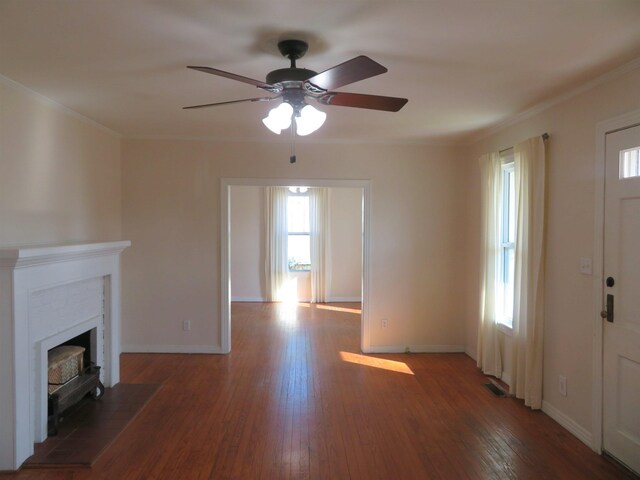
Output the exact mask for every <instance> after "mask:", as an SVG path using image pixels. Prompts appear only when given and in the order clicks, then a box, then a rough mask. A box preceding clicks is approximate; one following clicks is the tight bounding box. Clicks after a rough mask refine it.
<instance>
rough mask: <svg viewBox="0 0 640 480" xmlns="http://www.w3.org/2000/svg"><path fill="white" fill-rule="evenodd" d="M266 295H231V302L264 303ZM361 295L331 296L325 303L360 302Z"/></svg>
mask: <svg viewBox="0 0 640 480" xmlns="http://www.w3.org/2000/svg"><path fill="white" fill-rule="evenodd" d="M267 301H268V300H267V299H266V298H264V297H231V302H249V303H264V302H267ZM309 301H310V299H308V298H307V299H298V302H304V303H308V302H309ZM361 301H362V298H361V297H329V298H328V299H327V301H326V302H325V303H360V302H361Z"/></svg>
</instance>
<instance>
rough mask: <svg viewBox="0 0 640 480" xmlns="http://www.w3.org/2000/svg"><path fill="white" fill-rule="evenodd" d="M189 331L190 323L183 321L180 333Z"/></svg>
mask: <svg viewBox="0 0 640 480" xmlns="http://www.w3.org/2000/svg"><path fill="white" fill-rule="evenodd" d="M190 330H191V321H190V320H185V321H184V322H182V331H183V332H188V331H190Z"/></svg>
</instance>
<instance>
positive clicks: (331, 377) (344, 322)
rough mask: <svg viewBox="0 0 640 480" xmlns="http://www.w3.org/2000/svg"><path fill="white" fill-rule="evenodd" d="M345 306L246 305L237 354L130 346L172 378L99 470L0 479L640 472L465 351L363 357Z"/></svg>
mask: <svg viewBox="0 0 640 480" xmlns="http://www.w3.org/2000/svg"><path fill="white" fill-rule="evenodd" d="M333 307H338V308H335V309H332V308H333ZM333 307H332V306H331V305H318V306H315V305H309V304H300V305H297V306H296V305H293V306H292V305H278V304H250V303H234V304H233V306H232V340H233V341H232V346H233V351H232V353H231V354H229V355H179V354H125V355H122V358H121V365H122V375H121V377H122V381H123V382H126V383H156V384H160V385H161V386H160V388H159V390H158V392H157V393H156V395H155V396H154V397H153V399H152V400H151V401H150V402H149V404H148V405H147V406H146V407H145V408H144V410H143V411H141V412H140V413H139V415H138V416H137V417H136V418H135V419H134V420H133V421H132V422H131V424H130V425H129V426H128V427H127V429H126V430H125V431H124V432H123V433H122V434H121V435H120V436H119V437H118V438H117V439H116V441H115V442H114V443H113V444H112V445H111V446H110V447H108V448H107V449H106V450H105V452H104V453H103V454H102V456H101V457H100V458H99V460H98V461H97V462H96V463H95V465H94V466H93V468H92V469H82V470H74V469H69V470H64V471H53V470H23V471H20V472H18V473H15V474H8V475H2V476H0V478H19V479H38V480H49V479H54V480H85V479H92V478H100V479H116V478H117V479H132V480H133V479H177V478H179V479H216V480H219V479H243V480H245V479H265V480H275V479H296V480H297V479H307V478H308V479H321V480H325V479H340V480H345V479H353V480H357V479H366V480H375V479H443V480H447V479H456V480H458V479H491V478H495V479H505V478H513V479H540V478H545V479H565V478H566V479H590V480H591V479H598V480H605V479H614V478H623V479H624V478H626V479H630V478H632V476H631V475H629V474H628V473H626V472H625V471H623V470H621V469H620V468H619V467H617V466H616V465H614V464H612V463H610V462H609V461H607V460H606V459H603V458H602V457H600V456H598V455H596V454H594V453H593V452H591V451H590V450H589V448H588V447H586V446H585V445H584V444H582V443H581V442H580V441H578V440H577V439H576V438H575V437H573V436H572V435H571V434H570V433H568V432H567V431H566V430H564V429H563V428H562V427H560V426H559V425H558V424H557V423H555V422H554V421H553V420H552V419H550V418H549V417H548V416H546V415H545V414H544V413H542V412H533V411H531V410H529V409H527V408H525V407H524V405H523V404H522V402H521V401H519V400H515V399H513V398H497V397H494V396H493V395H492V394H491V393H490V392H489V391H488V390H487V389H486V388H485V387H484V386H483V384H484V383H486V380H485V377H484V376H483V375H482V373H481V372H479V371H478V369H477V368H476V366H475V364H474V362H473V361H472V360H471V359H470V358H469V357H467V356H466V355H464V354H390V355H364V356H358V355H359V354H360V352H359V344H360V337H359V335H360V333H359V329H360V315H359V314H358V313H357V312H358V309H359V305H358V304H336V305H334V306H333ZM341 352H344V353H342V355H346V357H345V358H347V357H348V355H349V354H351V355H352V357H350V358H351V359H352V360H358V361H359V362H360V363H351V362H349V361H346V360H345V359H343V357H342V356H341ZM393 362H399V363H393ZM403 365H404V366H405V367H406V368H408V369H410V370H411V372H412V373H400V372H398V371H393V370H387V369H385V368H384V367H387V366H389V367H397V366H400V367H402V366H403Z"/></svg>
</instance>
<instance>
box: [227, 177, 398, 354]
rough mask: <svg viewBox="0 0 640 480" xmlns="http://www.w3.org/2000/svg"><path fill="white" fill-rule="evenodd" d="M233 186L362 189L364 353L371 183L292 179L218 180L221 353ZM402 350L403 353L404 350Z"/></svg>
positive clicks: (368, 333)
mask: <svg viewBox="0 0 640 480" xmlns="http://www.w3.org/2000/svg"><path fill="white" fill-rule="evenodd" d="M232 186H253V187H269V186H276V187H298V186H300V187H330V188H331V187H334V188H341V187H342V188H361V189H362V229H363V239H362V315H361V317H360V348H361V349H362V351H363V352H365V351H367V350H368V349H369V346H370V342H371V325H370V321H369V318H370V313H369V304H370V302H369V286H370V285H371V280H370V278H369V277H370V275H371V273H370V264H371V180H335V179H309V178H307V179H295V178H221V179H220V324H221V328H220V338H221V344H222V345H221V350H222V352H221V353H229V352H230V351H231V275H230V266H231V254H230V239H229V236H230V230H231V224H230V220H231V215H230V210H229V209H230V206H231V201H230V194H231V189H230V187H232ZM403 351H404V350H403Z"/></svg>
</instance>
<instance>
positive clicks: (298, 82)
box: [184, 39, 407, 135]
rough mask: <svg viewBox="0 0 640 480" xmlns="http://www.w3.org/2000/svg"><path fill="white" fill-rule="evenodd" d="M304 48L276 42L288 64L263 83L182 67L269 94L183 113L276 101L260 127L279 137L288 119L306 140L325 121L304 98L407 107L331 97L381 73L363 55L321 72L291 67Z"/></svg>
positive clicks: (368, 98)
mask: <svg viewBox="0 0 640 480" xmlns="http://www.w3.org/2000/svg"><path fill="white" fill-rule="evenodd" d="M308 47H309V46H308V44H307V43H306V42H304V41H302V40H294V39H292V40H283V41H280V42H278V50H280V53H281V54H282V55H283V56H284V57H287V58H288V59H289V60H290V61H291V66H290V67H289V68H280V69H278V70H274V71H272V72H269V73H268V74H267V76H266V81H264V82H263V81H261V80H254V79H252V78H248V77H243V76H241V75H236V74H235V73H230V72H225V71H223V70H218V69H215V68H211V67H198V66H188V67H187V68H190V69H193V70H198V71H201V72H205V73H210V74H212V75H217V76H219V77H225V78H230V79H232V80H237V81H239V82H243V83H247V84H249V85H254V86H255V87H257V88H259V89H261V90H265V91H267V92H269V93H272V94H274V95H272V96H264V97H255V98H245V99H241V100H230V101H227V102H217V103H206V104H203V105H192V106H189V107H184V108H185V109H194V108H205V107H215V106H219V105H229V104H232V103H242V102H271V101H274V100H277V99H282V103H281V104H280V105H278V107H276V108H274V109H272V110H271V111H270V112H269V116H268V117H266V118H265V119H263V123H264V124H265V126H267V128H269V129H270V130H271V131H272V132H274V133H277V134H280V132H281V131H282V130H285V129H287V128H289V127H290V126H292V119H293V120H294V121H295V124H296V133H297V134H298V135H308V134H309V133H312V132H313V131H315V130H317V129H318V128H320V127H321V126H322V124H323V123H324V120H325V118H326V114H325V113H324V112H321V111H319V110H317V109H315V108H314V107H313V106H311V105H310V104H308V103H307V100H309V99H311V100H315V101H316V102H317V103H319V104H321V105H328V106H341V107H355V108H366V109H370V110H383V111H387V112H397V111H398V110H400V109H401V108H402V107H403V106H404V105H405V104H406V103H407V99H406V98H397V97H384V96H380V95H364V94H359V93H346V92H334V91H333V89H336V88H340V87H343V86H345V85H349V84H351V83H355V82H358V81H360V80H364V79H367V78H370V77H374V76H376V75H380V74H381V73H385V72H386V71H387V69H386V68H385V67H383V66H382V65H380V64H379V63H377V62H374V61H373V60H371V59H370V58H369V57H366V56H364V55H361V56H359V57H355V58H352V59H351V60H347V61H346V62H344V63H341V64H339V65H336V66H334V67H331V68H329V69H327V70H325V71H323V72H321V73H316V72H314V71H313V70H308V69H306V68H298V67H296V60H298V59H300V58H302V57H303V56H304V54H305V53H306V52H307V49H308ZM292 135H293V128H292Z"/></svg>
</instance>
